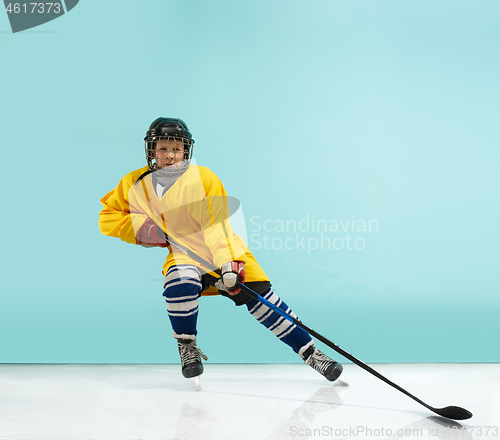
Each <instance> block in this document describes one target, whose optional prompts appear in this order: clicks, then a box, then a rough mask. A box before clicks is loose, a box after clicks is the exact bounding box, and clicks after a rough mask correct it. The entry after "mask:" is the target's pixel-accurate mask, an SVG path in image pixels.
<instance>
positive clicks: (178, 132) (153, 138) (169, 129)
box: [144, 117, 194, 174]
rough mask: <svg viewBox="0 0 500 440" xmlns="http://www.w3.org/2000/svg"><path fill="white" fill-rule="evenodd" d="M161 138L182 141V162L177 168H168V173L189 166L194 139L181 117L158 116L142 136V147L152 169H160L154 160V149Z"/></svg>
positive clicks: (176, 171) (181, 170) (180, 170)
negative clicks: (144, 135)
mask: <svg viewBox="0 0 500 440" xmlns="http://www.w3.org/2000/svg"><path fill="white" fill-rule="evenodd" d="M161 139H165V140H172V141H174V140H176V141H179V140H180V141H182V143H183V145H184V160H183V164H182V166H181V167H179V168H173V167H172V168H171V169H170V168H169V170H168V173H169V174H177V173H182V172H183V171H184V170H185V168H187V167H188V166H189V162H190V160H191V158H192V156H193V144H194V140H193V137H192V136H191V132H190V131H189V128H188V126H187V125H186V123H185V122H184V121H183V120H182V119H178V118H162V117H160V118H157V119H155V120H154V121H153V122H152V123H151V125H150V126H149V130H148V131H147V132H146V137H145V138H144V148H145V150H146V160H147V162H148V166H149V169H150V170H152V171H155V170H158V169H160V167H159V166H158V163H157V160H156V156H155V149H156V145H157V143H158V141H160V140H161Z"/></svg>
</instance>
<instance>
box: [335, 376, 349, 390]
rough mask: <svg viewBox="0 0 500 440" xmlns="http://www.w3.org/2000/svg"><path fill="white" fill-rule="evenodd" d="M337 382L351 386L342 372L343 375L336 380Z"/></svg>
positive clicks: (344, 385)
mask: <svg viewBox="0 0 500 440" xmlns="http://www.w3.org/2000/svg"><path fill="white" fill-rule="evenodd" d="M335 384H336V385H340V386H342V387H348V386H349V384H348V383H347V380H345V376H344V373H341V375H340V376H339V377H338V378H337V380H336V381H335Z"/></svg>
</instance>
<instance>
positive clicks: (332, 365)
mask: <svg viewBox="0 0 500 440" xmlns="http://www.w3.org/2000/svg"><path fill="white" fill-rule="evenodd" d="M299 354H300V356H301V357H302V359H303V360H304V361H305V363H306V365H309V366H311V367H313V368H314V369H315V370H316V371H317V372H318V373H320V374H322V375H323V376H325V377H326V378H327V379H328V380H329V381H330V382H333V381H334V380H337V379H338V377H339V376H340V375H341V374H342V370H343V369H344V368H343V367H342V365H341V364H339V363H338V362H335V361H334V360H332V359H330V358H329V357H328V356H327V355H325V354H324V353H322V352H321V351H319V350H318V349H317V348H316V347H315V346H314V345H312V344H310V345H309V344H308V345H306V346H304V347H302V348H301V349H300V351H299Z"/></svg>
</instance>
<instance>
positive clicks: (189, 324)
mask: <svg viewBox="0 0 500 440" xmlns="http://www.w3.org/2000/svg"><path fill="white" fill-rule="evenodd" d="M200 291H201V276H200V273H199V271H198V269H197V268H196V266H191V265H179V266H172V267H171V268H170V269H169V270H168V272H167V275H166V276H165V283H164V292H163V296H164V297H165V299H166V301H167V312H168V317H169V318H170V323H171V324H172V329H173V330H174V332H175V333H177V334H179V335H182V334H184V335H196V334H197V331H196V321H197V319H198V297H199V295H200Z"/></svg>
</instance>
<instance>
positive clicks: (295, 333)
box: [247, 288, 312, 353]
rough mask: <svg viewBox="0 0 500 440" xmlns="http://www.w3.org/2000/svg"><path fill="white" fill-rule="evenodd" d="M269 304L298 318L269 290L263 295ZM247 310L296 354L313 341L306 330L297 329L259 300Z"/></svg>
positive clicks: (253, 302)
mask: <svg viewBox="0 0 500 440" xmlns="http://www.w3.org/2000/svg"><path fill="white" fill-rule="evenodd" d="M261 296H262V297H263V298H265V299H267V300H268V301H269V302H271V303H273V304H274V305H276V306H277V307H279V308H280V309H281V310H283V311H284V312H286V313H288V314H289V315H291V316H293V317H294V318H297V315H295V313H293V312H292V310H291V309H290V308H289V307H288V306H287V305H286V304H285V302H284V301H282V300H281V299H280V298H279V297H278V295H276V294H275V293H274V292H273V289H271V288H270V289H269V290H268V291H267V292H266V293H264V294H263V295H261ZM247 308H248V311H249V312H250V314H251V315H252V316H253V317H254V318H255V319H257V321H259V322H260V323H261V324H262V325H264V326H265V327H266V328H268V329H269V330H271V331H272V332H273V333H274V334H275V335H276V336H277V337H278V339H280V340H281V341H283V342H284V343H285V344H287V345H289V346H290V347H292V348H293V350H294V351H295V352H297V353H298V352H299V350H300V349H301V348H302V347H303V346H304V345H306V344H308V343H310V342H311V341H312V338H311V336H310V335H309V333H307V332H306V331H305V330H303V329H301V328H300V327H297V326H296V325H295V324H294V323H293V322H291V321H289V320H288V319H286V318H284V317H283V316H281V315H280V314H279V313H276V312H275V311H273V310H271V309H269V308H268V307H267V306H266V305H264V304H262V303H261V302H259V301H257V300H255V299H254V300H252V301H250V302H248V303H247Z"/></svg>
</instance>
